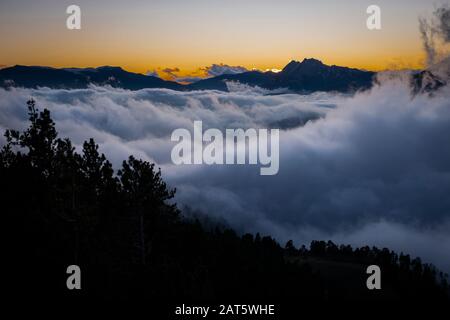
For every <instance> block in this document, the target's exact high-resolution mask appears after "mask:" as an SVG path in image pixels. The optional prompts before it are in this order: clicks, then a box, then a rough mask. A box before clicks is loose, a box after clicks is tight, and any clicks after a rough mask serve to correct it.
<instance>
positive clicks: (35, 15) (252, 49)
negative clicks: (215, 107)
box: [0, 0, 442, 75]
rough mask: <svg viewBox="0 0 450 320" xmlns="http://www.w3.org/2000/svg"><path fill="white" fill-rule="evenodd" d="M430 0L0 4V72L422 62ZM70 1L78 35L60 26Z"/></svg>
mask: <svg viewBox="0 0 450 320" xmlns="http://www.w3.org/2000/svg"><path fill="white" fill-rule="evenodd" d="M439 3H442V1H436V2H433V1H430V0H396V1H392V0H370V1H366V0H347V1H329V0H314V1H312V0H270V1H269V0H221V1H217V0H150V1H149V0H147V1H145V0H128V1H117V0H113V1H85V0H76V1H75V0H70V1H66V0H63V1H61V0H59V1H57V0H36V1H23V0H2V1H1V2H0V39H1V43H2V45H1V50H0V65H3V66H10V65H15V64H24V65H47V66H54V67H88V66H94V67H95V66H100V65H115V66H121V67H123V68H124V69H126V70H130V71H135V72H142V73H145V72H146V71H148V70H154V69H158V68H159V69H163V68H179V69H180V72H179V73H180V75H187V74H193V73H194V74H195V73H197V74H198V71H196V70H198V69H199V68H202V67H205V66H208V65H211V64H213V63H225V64H229V65H233V66H244V67H246V68H249V69H252V68H257V69H261V70H265V69H271V68H277V69H281V68H282V67H283V66H284V65H285V64H286V63H288V62H289V61H290V60H292V59H295V60H302V59H303V58H305V57H314V58H317V59H321V60H322V61H323V62H325V63H327V64H337V65H344V66H351V67H357V68H364V69H371V70H380V69H386V68H417V67H421V66H422V64H423V61H424V54H423V52H422V45H421V41H420V35H419V31H418V17H419V16H421V15H422V16H427V15H429V14H430V13H431V12H432V11H433V9H434V8H435V6H436V5H437V4H439ZM71 4H77V5H79V6H80V7H81V12H82V29H81V30H68V29H67V28H66V19H67V16H68V15H67V14H66V12H65V11H66V8H67V6H68V5H71ZM370 4H377V5H379V6H380V7H381V18H382V30H379V31H369V30H368V29H367V28H366V19H367V17H368V15H367V13H366V8H367V7H368V6H369V5H370Z"/></svg>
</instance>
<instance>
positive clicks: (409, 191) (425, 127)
mask: <svg viewBox="0 0 450 320" xmlns="http://www.w3.org/2000/svg"><path fill="white" fill-rule="evenodd" d="M405 83H406V81H402V80H400V79H399V78H397V79H393V80H392V79H391V80H389V81H386V82H382V84H380V85H376V86H375V87H374V88H373V89H372V90H371V91H368V92H364V93H358V94H356V95H355V96H345V95H333V94H325V93H317V94H314V95H309V96H301V95H295V94H279V95H265V94H266V92H261V91H258V90H254V91H251V90H250V91H249V89H248V88H246V90H235V91H234V92H229V93H227V92H217V91H197V92H176V91H171V90H163V89H145V90H139V91H127V90H122V89H113V88H104V87H91V88H89V89H83V90H52V89H45V88H43V89H39V90H32V89H10V90H9V91H7V90H4V89H0V129H1V130H2V131H3V130H4V129H6V128H24V127H25V126H26V125H27V122H26V117H27V116H26V108H25V106H26V104H25V102H26V100H27V99H29V98H30V97H33V98H34V99H35V100H36V101H37V104H38V106H39V107H40V108H43V107H46V108H48V109H50V110H51V112H52V114H53V117H54V119H55V121H56V124H57V128H58V131H59V132H60V135H61V136H68V137H70V138H71V139H73V141H74V142H75V143H76V144H77V145H78V146H80V145H81V144H82V142H83V140H85V139H88V138H90V137H94V138H95V139H96V141H97V143H99V144H100V148H101V150H102V152H104V153H105V154H106V155H107V156H108V157H109V158H110V159H111V160H112V161H113V162H114V164H115V165H119V164H120V162H121V160H123V159H125V158H126V157H127V156H128V155H129V154H134V155H136V156H137V157H140V158H143V159H147V160H151V161H155V162H157V163H158V165H159V166H160V167H161V168H162V170H163V175H164V177H165V179H166V180H167V181H168V182H169V183H170V184H171V185H172V186H176V187H177V190H178V193H177V196H176V201H177V202H178V203H179V205H180V206H187V207H189V208H190V210H191V211H194V212H202V213H204V214H207V215H208V216H210V217H212V218H213V219H218V220H221V221H225V222H226V223H228V224H229V225H231V226H233V227H234V228H236V229H238V230H239V231H243V232H262V233H264V234H272V235H274V236H275V237H276V238H277V239H278V240H280V241H286V240H288V239H293V240H294V241H295V242H296V244H301V243H308V242H309V241H311V240H313V239H332V240H334V241H336V242H338V243H351V244H353V245H366V244H367V245H378V246H388V247H389V248H391V249H395V250H397V251H403V252H407V253H410V254H412V255H418V256H421V257H422V258H423V259H424V261H425V262H432V263H434V264H436V265H437V266H439V267H441V268H443V269H445V270H447V271H449V270H450V256H449V255H448V252H450V197H449V196H448V195H449V194H450V102H449V101H450V99H449V98H450V88H449V87H448V86H447V87H444V88H441V90H440V91H439V92H437V93H436V94H434V95H433V96H432V97H430V96H429V95H417V96H415V97H412V96H411V93H410V92H411V90H410V88H409V87H408V86H407V85H406V84H405ZM195 120H202V121H203V125H204V129H206V128H218V129H220V130H224V129H225V128H250V127H253V128H281V129H283V130H281V133H280V170H279V173H278V175H275V176H260V175H259V167H258V166H250V165H241V166H236V165H235V166H207V165H201V166H200V165H191V166H189V165H186V166H174V165H172V163H171V161H170V152H171V149H172V147H173V145H174V144H173V143H172V142H170V134H171V133H172V131H173V130H174V129H176V128H188V129H192V126H193V121H195ZM2 141H3V140H2ZM0 143H2V142H0Z"/></svg>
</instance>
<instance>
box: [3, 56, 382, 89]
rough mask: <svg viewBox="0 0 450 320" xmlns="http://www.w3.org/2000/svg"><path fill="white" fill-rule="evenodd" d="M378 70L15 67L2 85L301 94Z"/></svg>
mask: <svg viewBox="0 0 450 320" xmlns="http://www.w3.org/2000/svg"><path fill="white" fill-rule="evenodd" d="M374 75H375V73H374V72H371V71H363V70H358V69H352V68H346V67H339V66H334V65H333V66H328V65H325V64H323V63H322V62H321V61H319V60H316V59H304V60H303V61H302V62H299V61H291V62H290V63H289V64H287V65H286V66H285V67H284V68H283V70H282V71H281V72H278V73H274V72H270V71H269V72H260V71H249V72H243V73H239V74H226V75H220V76H217V77H213V78H207V79H204V80H200V81H198V82H195V83H192V84H187V85H183V84H179V83H177V82H173V81H165V80H162V79H160V78H158V77H154V76H147V75H143V74H139V73H133V72H128V71H125V70H123V69H122V68H120V67H110V66H105V67H98V68H63V69H56V68H51V67H36V66H19V65H17V66H13V67H8V68H4V69H1V70H0V86H2V87H9V86H16V87H27V88H35V87H50V88H66V89H75V88H86V87H88V86H89V85H90V84H95V85H111V86H113V87H119V88H124V89H130V90H138V89H143V88H167V89H173V90H182V91H186V90H207V89H212V90H221V91H228V87H227V85H226V82H227V81H235V82H240V83H244V84H248V85H250V86H258V87H261V88H264V89H269V90H271V89H278V88H285V89H287V90H290V91H293V92H299V93H309V92H314V91H338V92H353V91H356V90H360V89H367V88H370V87H371V85H372V80H373V77H374Z"/></svg>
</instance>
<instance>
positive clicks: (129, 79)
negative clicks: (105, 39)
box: [0, 65, 182, 90]
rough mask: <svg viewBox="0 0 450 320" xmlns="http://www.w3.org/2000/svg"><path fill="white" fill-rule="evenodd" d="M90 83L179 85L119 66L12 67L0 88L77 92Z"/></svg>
mask: <svg viewBox="0 0 450 320" xmlns="http://www.w3.org/2000/svg"><path fill="white" fill-rule="evenodd" d="M89 84H95V85H111V86H113V87H120V88H124V89H130V90H138V89H143V88H167V89H174V90H179V89H181V87H182V85H180V84H178V83H176V82H171V81H165V80H162V79H160V78H157V77H152V76H145V75H143V74H138V73H133V72H128V71H125V70H123V69H122V68H120V67H109V66H105V67H98V68H85V69H82V68H67V69H56V68H50V67H35V66H19V65H17V66H14V67H10V68H4V69H2V70H0V86H4V87H7V86H17V87H26V88H35V87H49V88H65V89H77V88H86V87H87V86H88V85H89Z"/></svg>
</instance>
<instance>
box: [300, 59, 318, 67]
mask: <svg viewBox="0 0 450 320" xmlns="http://www.w3.org/2000/svg"><path fill="white" fill-rule="evenodd" d="M301 64H303V65H305V64H306V65H317V66H322V65H324V64H323V63H322V61H320V60H317V59H314V58H309V59H308V58H305V59H303V61H302V62H301Z"/></svg>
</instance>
